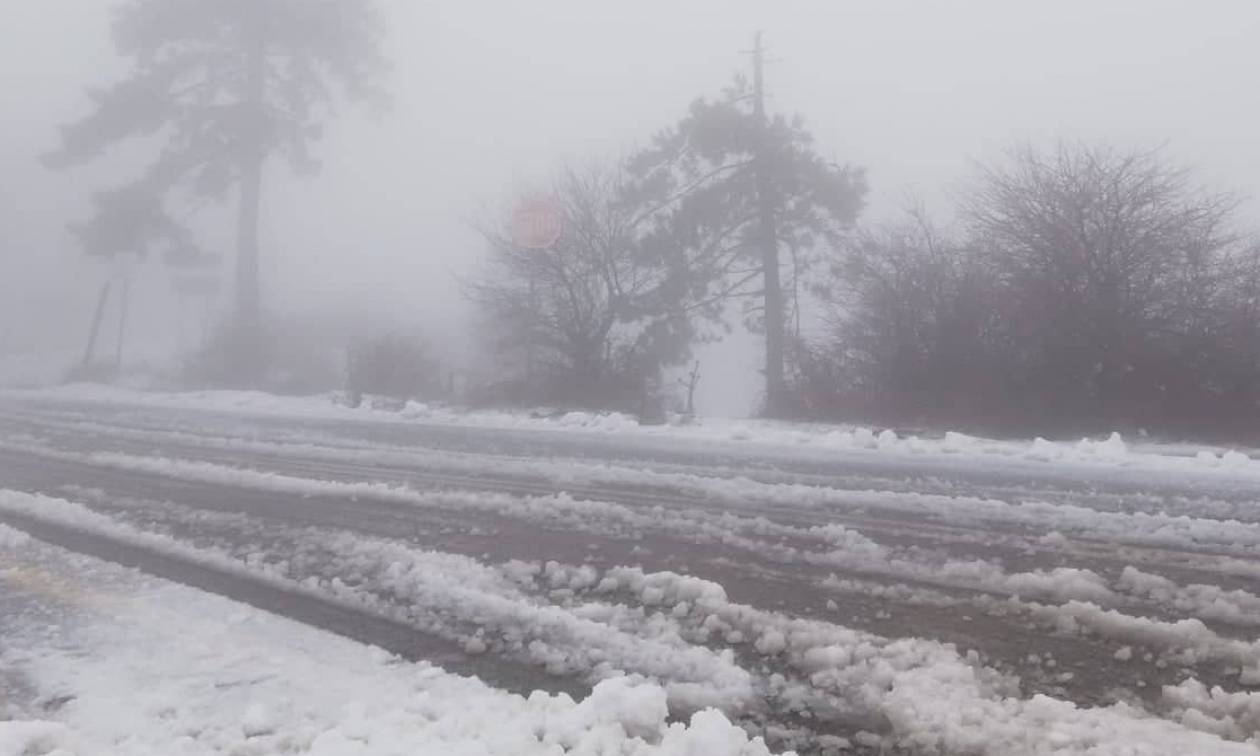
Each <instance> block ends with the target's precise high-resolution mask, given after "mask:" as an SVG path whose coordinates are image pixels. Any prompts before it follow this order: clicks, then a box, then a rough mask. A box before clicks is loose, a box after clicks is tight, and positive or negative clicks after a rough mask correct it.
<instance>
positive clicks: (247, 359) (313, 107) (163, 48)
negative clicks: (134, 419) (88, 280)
mask: <svg viewBox="0 0 1260 756" xmlns="http://www.w3.org/2000/svg"><path fill="white" fill-rule="evenodd" d="M382 30H383V27H382V25H381V23H380V18H379V16H378V13H377V9H376V7H375V5H374V0H130V2H126V3H124V4H122V5H120V6H119V7H118V8H116V9H115V11H114V15H113V37H114V42H115V46H116V48H117V51H118V53H119V54H120V55H122V56H123V57H125V58H128V59H130V61H131V63H132V67H131V70H130V72H129V73H128V74H127V75H126V76H125V77H124V78H123V79H122V80H121V81H117V82H115V83H113V84H110V85H108V86H106V87H103V88H99V89H93V90H90V92H89V94H90V96H91V100H92V104H93V108H92V110H91V112H90V113H89V114H88V115H86V116H85V117H83V118H82V119H80V120H78V121H76V122H73V123H71V124H68V125H66V126H64V127H63V128H62V132H61V144H60V146H59V148H58V149H57V150H56V151H55V152H53V153H52V154H50V155H48V156H47V159H46V162H47V163H48V165H50V166H51V167H55V168H64V167H70V166H74V165H78V164H83V163H87V162H90V161H92V160H94V159H96V158H97V157H99V156H100V155H102V154H103V153H105V152H106V151H108V150H109V149H111V148H114V147H116V146H118V145H119V144H121V143H124V142H128V141H131V140H140V141H142V142H145V143H152V144H154V145H155V150H156V153H157V154H156V156H155V157H154V159H153V160H152V161H151V162H150V163H149V165H148V166H147V168H146V170H145V171H144V173H143V174H142V175H140V176H139V177H137V178H136V179H134V180H133V181H131V182H130V183H127V184H125V185H122V186H118V187H114V188H112V189H110V190H107V191H105V192H103V193H101V194H100V195H98V196H97V201H96V215H95V217H94V218H93V219H91V220H90V221H88V222H86V223H84V224H81V225H79V226H77V227H75V230H76V231H77V232H78V235H79V236H80V238H81V239H82V240H83V242H84V248H85V251H87V252H88V253H90V254H97V255H105V256H112V255H115V254H119V253H122V252H136V253H140V254H143V253H145V252H146V251H149V250H151V249H152V248H154V247H156V246H165V247H166V249H167V250H168V252H172V253H175V254H188V253H189V251H190V250H191V249H192V248H193V241H192V239H191V237H190V236H189V234H188V232H187V230H186V229H185V228H184V225H183V223H182V222H181V221H180V220H179V216H180V212H179V210H180V209H184V210H186V209H188V208H190V207H192V206H193V205H196V204H202V203H204V202H205V201H207V200H210V201H226V200H228V199H229V198H230V197H232V196H235V197H236V199H237V201H238V217H237V242H236V258H237V259H236V328H235V329H234V331H235V333H237V334H240V336H241V338H242V339H244V342H243V343H241V344H240V345H239V347H240V348H241V349H242V350H243V351H242V352H241V353H240V354H239V359H240V364H239V365H238V368H239V370H240V376H239V378H240V380H242V381H245V382H253V381H256V380H257V378H258V377H259V375H260V371H261V369H262V365H261V348H260V344H259V343H258V337H257V334H258V333H259V331H260V327H261V325H262V322H261V310H262V303H261V294H260V285H259V275H258V270H259V260H258V258H259V248H258V223H259V215H260V210H261V203H262V180H263V174H264V172H265V168H266V166H267V163H268V161H269V160H270V159H272V158H279V159H281V160H282V161H283V162H284V163H287V165H288V166H289V167H290V168H292V169H293V170H295V171H297V172H300V173H309V172H313V171H314V170H315V169H317V167H318V164H317V162H316V161H315V159H314V157H313V155H312V145H313V143H314V142H315V141H316V140H318V139H319V137H320V135H321V125H322V123H323V122H324V121H325V119H326V118H327V117H328V115H329V114H330V111H331V109H332V106H333V105H334V103H335V101H336V100H337V98H338V95H341V96H344V97H346V98H348V99H360V100H361V99H373V98H377V97H379V94H380V93H379V91H378V90H377V89H376V86H375V81H376V77H377V74H378V73H380V71H381V70H382V68H383V66H384V63H383V60H382V58H381V54H380V52H379V42H380V37H381V33H382Z"/></svg>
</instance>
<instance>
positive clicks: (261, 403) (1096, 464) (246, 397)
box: [0, 384, 1260, 477]
mask: <svg viewBox="0 0 1260 756" xmlns="http://www.w3.org/2000/svg"><path fill="white" fill-rule="evenodd" d="M3 396H11V397H14V398H19V399H28V400H29V399H47V400H57V401H72V402H81V403H110V404H115V405H132V406H151V407H163V408H178V409H187V410H215V411H223V412H232V413H238V414H248V415H267V416H284V417H295V418H296V417H301V418H322V419H331V420H347V419H356V420H371V421H379V422H392V423H424V424H431V425H455V426H468V427H479V428H495V429H523V430H549V431H564V432H581V433H592V434H600V435H617V436H627V437H639V438H648V439H679V440H693V441H707V442H711V443H719V444H725V443H734V444H736V445H739V446H755V447H764V448H773V447H780V448H784V447H786V448H792V449H796V450H808V451H811V452H816V453H821V454H828V453H830V454H846V455H855V454H863V453H865V454H871V453H878V454H883V455H893V456H894V457H912V458H915V459H920V460H921V459H923V458H939V459H942V460H947V459H950V458H958V457H962V458H967V459H984V460H987V461H989V462H991V463H994V462H996V463H1004V464H1007V465H1022V464H1029V463H1042V464H1045V463H1052V464H1056V465H1059V466H1063V465H1068V466H1077V467H1084V468H1087V469H1095V470H1096V469H1108V468H1111V469H1134V468H1136V469H1144V470H1157V471H1161V472H1171V471H1177V472H1180V473H1183V474H1196V475H1201V474H1209V473H1217V474H1229V475H1239V474H1241V475H1246V476H1248V477H1260V459H1252V457H1251V456H1250V455H1248V454H1246V453H1243V452H1241V451H1238V450H1237V449H1228V448H1219V447H1208V446H1203V445H1199V446H1192V445H1186V444H1175V443H1156V442H1150V441H1142V442H1140V443H1130V442H1129V441H1128V440H1126V439H1124V438H1123V437H1122V436H1121V435H1120V434H1119V433H1111V434H1110V435H1108V436H1107V437H1105V438H1102V439H1082V440H1080V441H1078V442H1075V443H1073V442H1053V441H1047V440H1045V439H1043V438H1039V437H1038V438H1035V439H1033V440H1031V441H1026V440H996V439H986V438H981V437H977V436H971V435H967V434H963V433H958V432H954V431H948V432H946V433H944V434H943V436H941V437H934V438H928V437H919V436H915V435H904V436H903V435H899V434H898V433H896V432H894V431H892V430H891V429H887V428H885V429H872V428H863V427H854V426H851V425H827V424H816V423H793V422H784V421H770V420H755V419H740V420H734V419H724V418H704V419H701V420H695V421H689V422H687V423H676V424H671V425H666V426H641V425H639V424H638V422H637V421H636V420H635V418H634V417H632V416H630V415H626V414H622V413H616V412H572V411H568V412H547V411H538V410H535V411H523V410H463V409H459V408H451V407H445V406H437V405H429V404H424V403H420V402H415V401H411V402H407V403H406V404H404V405H403V407H402V408H401V409H400V410H397V411H394V410H387V409H380V408H377V407H374V406H372V404H371V403H370V402H366V403H364V405H363V406H361V407H358V408H351V407H347V406H344V405H342V404H340V403H339V402H338V396H337V395H335V394H319V395H314V396H305V397H292V396H276V395H272V394H266V393H262V392H257V391H226V390H221V391H190V392H165V393H164V392H152V391H148V392H146V391H139V390H132V389H127V388H123V387H115V386H102V385H96V384H72V385H67V386H59V387H53V388H42V389H26V390H7V391H2V392H0V397H3ZM1255 454H1256V456H1257V457H1260V451H1258V452H1256V453H1255Z"/></svg>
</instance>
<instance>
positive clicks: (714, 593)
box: [0, 396, 1260, 753]
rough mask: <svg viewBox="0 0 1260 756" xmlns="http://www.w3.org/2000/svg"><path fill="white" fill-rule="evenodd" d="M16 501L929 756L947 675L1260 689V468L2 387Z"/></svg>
mask: <svg viewBox="0 0 1260 756" xmlns="http://www.w3.org/2000/svg"><path fill="white" fill-rule="evenodd" d="M0 489H3V490H4V491H8V492H10V494H11V495H10V496H8V498H7V499H6V498H0V523H5V524H7V525H10V526H12V527H15V528H17V529H20V530H24V531H26V532H28V533H30V534H31V535H33V536H35V537H36V538H38V539H40V540H43V541H47V542H49V543H52V544H55V545H58V546H61V547H64V548H66V549H70V550H73V551H77V552H81V553H84V554H89V555H91V556H94V557H98V558H101V559H105V560H108V561H112V562H117V563H120V564H125V565H128V566H132V567H136V568H138V569H140V570H142V571H144V572H148V573H151V574H153V575H156V576H159V577H162V578H166V579H169V580H173V581H177V582H180V583H185V584H187V585H190V586H193V587H196V588H199V589H201V590H205V591H210V592H214V593H218V594H222V595H224V596H227V597H229V598H232V599H235V600H238V601H242V602H245V603H248V604H252V605H254V606H256V607H259V608H262V609H266V610H268V611H271V612H274V613H277V614H281V615H284V616H287V617H290V618H292V619H296V620H298V621H300V622H303V623H307V624H311V625H314V626H317V627H321V628H325V629H328V630H331V631H333V632H336V633H339V634H341V635H345V636H347V637H350V638H353V639H356V640H361V641H364V642H367V643H371V644H374V645H378V646H381V647H384V648H386V649H388V650H391V651H394V652H396V653H399V654H401V655H403V656H405V657H408V658H412V659H431V660H434V661H436V662H437V663H439V664H441V665H442V666H443V667H445V668H447V669H450V670H452V671H457V672H464V673H468V674H474V675H477V676H478V677H481V678H482V679H484V680H486V681H487V682H490V683H491V684H493V685H496V686H499V687H502V688H505V689H508V690H515V691H522V692H528V691H529V690H532V689H535V688H542V689H546V690H553V691H555V690H565V691H568V692H570V693H572V694H573V695H575V696H580V695H581V694H582V692H583V691H585V690H587V689H588V688H589V686H590V685H591V684H593V682H595V681H597V680H598V679H602V678H604V677H607V676H609V675H613V674H622V673H637V674H642V675H645V676H647V677H649V678H652V679H655V680H659V681H661V682H662V683H663V684H665V686H666V689H667V690H668V691H669V693H670V706H671V712H673V713H676V714H677V715H678V716H684V715H685V714H687V713H688V712H689V711H692V710H695V709H697V708H700V707H703V706H718V707H720V708H722V709H723V710H725V711H726V712H727V713H728V715H729V716H731V717H732V719H735V720H737V721H739V722H741V723H742V724H744V725H745V726H746V727H747V728H748V729H750V730H752V731H755V732H757V733H758V734H762V735H765V736H766V738H767V740H768V741H769V742H770V743H771V744H772V746H774V747H776V748H796V749H798V750H800V751H801V752H805V753H808V752H823V751H826V750H827V749H828V748H831V747H833V746H835V745H836V744H840V743H847V744H848V747H849V748H851V749H853V750H855V751H856V752H863V751H864V750H865V751H866V752H870V753H879V752H884V753H893V752H906V753H916V752H920V751H922V752H924V753H927V752H933V751H931V749H930V748H923V747H921V746H916V745H915V742H916V741H915V737H914V736H915V732H914V728H915V727H918V726H920V725H918V724H915V723H914V722H912V721H908V720H907V719H906V717H905V716H904V715H903V713H901V712H902V709H900V708H898V707H899V706H900V704H899V703H897V702H898V701H899V700H900V699H897V698H896V695H898V691H899V690H901V689H903V688H905V687H906V685H907V684H906V683H899V682H897V681H898V680H902V678H901V677H898V675H903V676H904V675H912V674H916V673H919V672H922V671H924V670H928V671H930V672H932V674H934V675H936V677H935V678H933V679H938V678H940V677H941V675H942V674H944V673H940V672H939V671H940V670H943V669H946V668H948V669H950V670H953V669H955V667H957V668H958V669H965V670H968V671H967V673H966V675H967V679H966V680H965V681H964V682H962V683H959V685H962V686H963V687H964V688H966V695H974V696H977V697H979V698H983V699H984V700H1011V701H1028V700H1030V699H1031V698H1032V697H1033V696H1035V695H1037V694H1044V695H1046V696H1050V697H1053V698H1056V699H1059V700H1062V701H1068V702H1071V703H1073V704H1075V705H1077V707H1078V708H1080V709H1087V708H1089V709H1092V708H1099V709H1103V708H1107V707H1112V706H1113V705H1114V704H1116V703H1117V702H1124V703H1125V704H1126V705H1127V706H1129V707H1131V709H1132V710H1140V711H1145V712H1149V713H1150V714H1153V715H1155V716H1157V717H1164V718H1167V719H1170V720H1177V721H1181V720H1183V719H1184V718H1185V717H1184V715H1185V713H1186V710H1187V708H1188V707H1189V708H1192V706H1191V704H1188V703H1187V702H1186V696H1184V695H1179V694H1178V691H1185V690H1188V689H1190V686H1193V685H1196V684H1197V683H1195V682H1194V681H1198V682H1199V683H1202V684H1204V685H1206V686H1207V687H1209V688H1210V687H1212V686H1220V687H1221V688H1222V690H1223V691H1227V692H1229V693H1235V694H1239V695H1245V694H1246V693H1247V692H1248V691H1249V690H1251V689H1252V688H1250V687H1249V686H1253V685H1256V684H1260V644H1257V642H1256V636H1257V628H1258V627H1260V597H1257V595H1256V593H1257V589H1256V585H1257V581H1258V580H1260V507H1257V506H1256V505H1255V502H1256V501H1257V498H1260V497H1258V494H1260V477H1256V478H1251V477H1249V476H1248V475H1243V474H1238V475H1227V474H1218V473H1216V472H1215V471H1213V472H1212V474H1208V473H1207V472H1205V473H1204V474H1202V475H1187V474H1184V473H1182V472H1175V473H1174V472H1168V471H1164V470H1161V469H1160V467H1159V465H1157V464H1155V465H1152V464H1144V465H1128V466H1125V465H1119V466H1116V467H1114V468H1099V469H1087V468H1083V467H1081V466H1073V465H1057V464H1053V463H1045V462H1029V461H1026V460H1016V461H1011V460H1000V461H993V460H985V459H982V458H979V457H977V458H969V457H965V456H964V457H958V456H956V455H955V456H949V455H932V454H926V455H918V456H915V455H904V454H903V455H893V454H880V453H878V452H874V451H871V452H861V453H859V452H854V453H851V454H843V453H834V452H829V453H820V452H818V451H813V450H807V449H799V450H798V449H792V448H790V447H772V446H768V445H756V444H739V443H735V442H729V443H723V442H717V441H714V442H710V443H703V444H702V443H698V442H697V441H695V440H694V439H688V438H683V437H679V438H669V437H640V436H633V435H626V434H602V433H589V432H571V431H546V430H519V429H517V430H503V429H493V428H483V427H460V426H453V425H426V424H424V423H421V422H380V421H376V420H350V419H331V418H319V417H305V418H303V417H281V416H274V415H264V414H247V413H238V412H226V411H216V410H197V409H190V408H171V407H158V406H144V405H132V404H120V403H106V402H89V401H70V400H57V399H49V398H46V397H45V398H20V397H17V396H8V397H5V398H2V399H0ZM12 492H19V494H12ZM828 649H831V650H828ZM834 649H844V651H843V653H844V654H846V655H847V656H846V660H847V661H846V662H845V663H843V664H838V663H833V662H828V661H827V658H829V657H828V656H827V654H834V653H839V652H835V651H834ZM823 651H827V653H823ZM859 660H860V661H862V662H863V663H861V664H859V663H858V661H859ZM876 662H878V663H876ZM951 665H952V666H951ZM951 674H954V673H953V672H951ZM899 686H900V687H899ZM1215 714H1216V712H1212V711H1205V716H1206V715H1213V716H1215ZM1257 719H1258V720H1260V717H1257ZM915 721H917V720H915ZM922 726H923V727H928V725H922ZM1226 729H1228V728H1226ZM1257 729H1260V721H1257V722H1252V723H1251V724H1247V723H1246V722H1243V723H1242V724H1237V723H1235V727H1234V730H1233V731H1231V732H1229V733H1227V735H1228V736H1229V737H1233V738H1235V739H1246V738H1247V737H1254V736H1255V735H1256V730H1257ZM941 742H944V741H941ZM932 747H933V748H935V747H942V748H943V749H944V750H945V751H947V752H952V751H950V749H951V746H949V745H948V743H946V745H945V746H932ZM881 749H882V751H881ZM957 752H960V753H961V752H963V751H961V750H959V751H957Z"/></svg>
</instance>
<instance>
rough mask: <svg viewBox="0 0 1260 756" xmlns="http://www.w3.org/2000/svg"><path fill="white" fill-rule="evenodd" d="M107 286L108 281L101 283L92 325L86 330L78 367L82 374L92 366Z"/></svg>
mask: <svg viewBox="0 0 1260 756" xmlns="http://www.w3.org/2000/svg"><path fill="white" fill-rule="evenodd" d="M109 287H110V282H109V281H106V282H105V283H103V284H101V294H100V296H99V297H98V298H97V300H96V312H95V313H94V314H93V315H92V327H91V330H89V331H88V340H87V347H85V348H84V350H83V362H82V363H80V369H81V372H82V373H83V374H84V375H87V372H88V370H89V369H90V368H91V367H92V355H93V353H95V352H96V339H97V337H98V336H100V333H101V320H102V319H103V318H104V316H105V304H106V303H107V302H109Z"/></svg>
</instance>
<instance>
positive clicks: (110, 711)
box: [0, 546, 769, 756]
mask: <svg viewBox="0 0 1260 756" xmlns="http://www.w3.org/2000/svg"><path fill="white" fill-rule="evenodd" d="M21 556H23V557H25V558H26V559H27V560H28V564H27V565H26V568H27V569H28V570H29V569H38V570H47V569H54V570H57V571H58V572H60V573H61V579H63V580H64V579H73V580H75V581H76V582H80V583H87V584H89V585H84V589H83V592H84V593H90V594H92V595H97V596H102V597H103V598H107V599H108V600H109V604H110V607H111V608H110V611H108V612H104V613H97V612H96V611H94V610H93V609H91V608H90V607H88V606H80V607H77V608H76V609H75V614H76V616H75V618H74V621H73V622H68V623H65V624H64V625H60V626H57V627H53V628H48V627H46V626H43V625H42V624H41V623H38V622H32V623H30V624H25V625H24V624H23V623H22V621H21V618H17V621H16V622H15V623H14V626H13V627H12V628H9V629H6V637H5V640H6V644H5V647H4V649H3V650H2V651H0V662H3V663H4V664H6V665H12V666H14V667H16V668H17V669H19V670H20V671H21V673H22V674H23V675H24V676H26V677H27V678H28V679H29V681H30V683H31V684H32V685H33V686H34V687H35V688H36V694H37V696H38V698H39V700H50V699H53V698H56V699H57V700H59V701H64V702H65V703H64V704H63V705H62V706H60V707H59V708H57V709H56V712H55V714H48V713H44V714H41V715H40V716H42V717H43V718H44V719H55V720H56V721H55V722H49V721H40V720H37V719H31V720H27V721H16V722H5V723H0V753H3V754H5V755H6V756H8V755H9V754H65V755H67V756H68V755H69V754H80V755H81V756H92V755H93V754H123V753H125V754H127V755H128V756H159V755H160V756H172V755H176V754H179V755H184V756H192V755H194V754H196V755H198V756H200V755H202V754H205V755H206V756H209V755H210V754H220V753H237V754H264V753H282V752H283V753H290V752H292V753H302V754H308V756H351V755H352V754H353V755H356V756H368V755H375V754H380V755H381V756H385V755H386V754H401V753H443V754H448V753H449V754H503V755H504V756H507V755H509V754H511V755H516V754H520V755H521V756H529V755H530V754H537V755H538V756H543V755H545V756H554V755H555V754H557V753H560V752H564V753H568V754H574V755H575V756H579V755H590V756H595V755H596V754H600V755H604V754H620V755H623V756H694V755H695V754H701V753H704V754H732V755H734V756H768V754H769V751H768V749H767V748H766V746H765V744H764V743H763V742H762V741H761V740H760V739H759V738H750V737H749V736H748V735H747V734H746V733H745V732H744V731H743V730H742V729H740V728H738V727H736V726H734V725H733V724H731V723H730V722H729V721H728V720H727V719H726V717H725V716H723V715H722V714H721V713H719V712H717V711H713V710H705V711H700V712H697V713H695V714H694V715H692V716H691V718H690V721H689V722H688V723H681V722H675V723H669V722H668V721H667V714H668V710H667V707H666V705H665V692H664V691H663V690H662V689H661V688H660V687H658V686H655V685H653V684H651V683H648V682H646V681H644V680H642V679H640V678H634V677H621V678H616V679H611V680H608V681H605V682H603V683H600V684H599V685H597V686H596V687H595V689H594V691H593V692H592V693H591V694H590V696H589V697H587V698H586V699H584V700H582V701H573V700H572V699H571V698H569V697H568V696H566V695H563V694H561V695H548V694H545V693H541V692H535V693H533V694H531V695H529V696H528V697H522V696H518V695H512V694H509V693H506V692H503V691H499V690H495V689H493V688H489V687H487V686H486V685H484V684H483V683H481V682H479V681H477V680H475V679H469V678H462V677H457V676H454V675H450V674H447V673H446V672H444V671H442V670H440V669H438V668H435V667H432V666H430V665H428V664H424V663H419V664H412V663H407V662H404V661H402V660H400V659H398V658H396V657H393V656H390V655H388V654H385V653H383V652H381V651H379V650H376V649H372V648H368V647H365V646H361V645H359V644H356V643H353V642H351V641H349V640H346V639H344V638H340V637H337V636H333V635H330V634H327V633H324V632H321V631H317V630H314V629H312V628H309V627H307V626H304V625H300V624H297V623H293V622H290V621H287V620H284V619H281V618H278V617H275V616H272V615H269V614H267V613H265V612H261V611H257V610H254V609H252V608H249V607H245V606H242V605H239V604H235V603H233V602H230V601H227V600H225V599H221V598H218V597H215V596H211V595H208V594H203V593H200V592H197V591H194V590H191V589H188V588H184V587H182V586H176V585H172V584H169V583H165V582H162V581H157V580H147V579H140V578H138V577H135V576H134V575H132V574H129V573H127V572H126V571H124V570H122V569H121V568H116V567H113V566H111V565H106V564H103V563H100V562H96V561H94V560H91V559H88V558H86V557H71V556H69V555H65V554H64V553H62V552H57V551H56V550H54V549H51V548H49V547H43V546H39V547H38V548H35V547H28V548H27V549H26V550H25V552H24V553H23V554H22V555H21ZM102 576H108V579H104V578H103V577H102ZM2 581H3V573H0V583H2ZM50 635H51V636H53V637H51V638H50V637H49V636H50Z"/></svg>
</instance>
